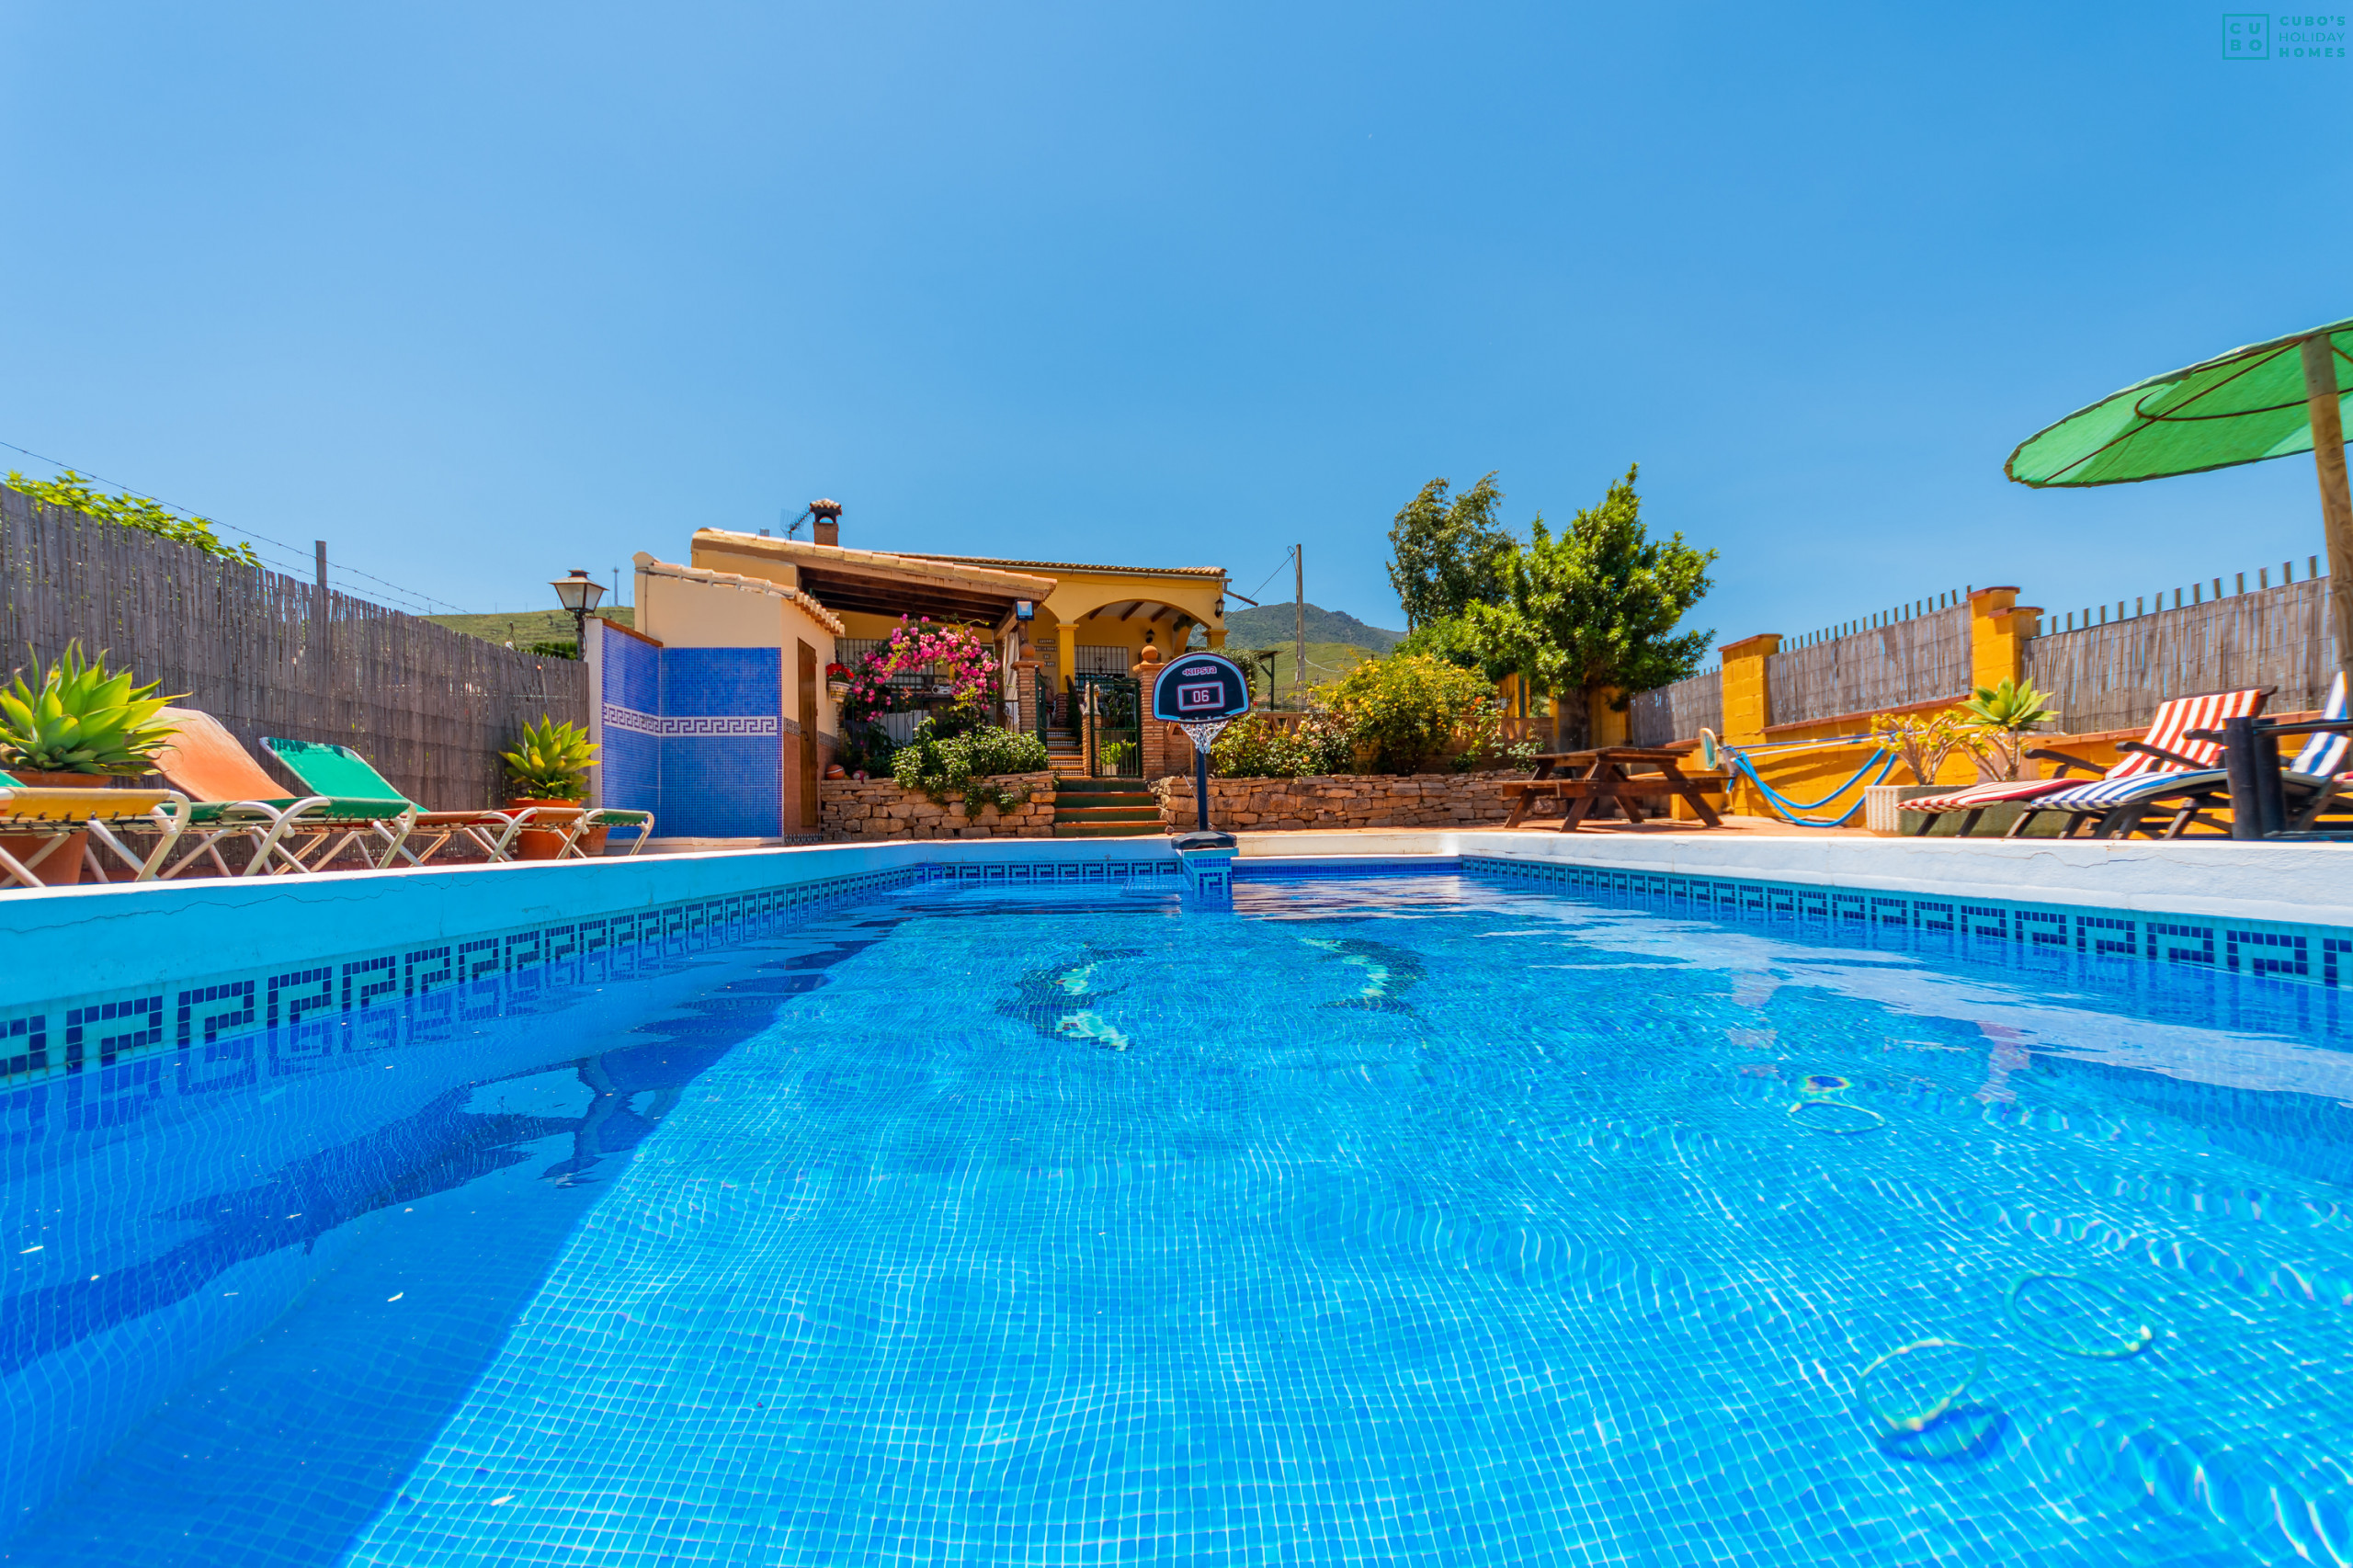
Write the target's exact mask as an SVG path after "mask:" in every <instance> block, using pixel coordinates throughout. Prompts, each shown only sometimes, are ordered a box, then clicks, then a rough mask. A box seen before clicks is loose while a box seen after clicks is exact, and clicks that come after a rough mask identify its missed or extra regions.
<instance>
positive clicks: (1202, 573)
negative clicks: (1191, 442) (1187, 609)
mask: <svg viewBox="0 0 2353 1568" xmlns="http://www.w3.org/2000/svg"><path fill="white" fill-rule="evenodd" d="M915 558H916V559H920V560H924V561H953V562H961V563H962V564H964V565H968V566H1014V567H1022V566H1034V567H1037V568H1038V569H1040V571H1045V572H1102V573H1107V574H1109V575H1111V576H1115V577H1220V578H1222V577H1223V576H1224V575H1225V574H1226V573H1225V568H1224V567H1222V566H1090V565H1088V564H1087V563H1086V562H1083V561H1015V560H1012V559H1010V558H1008V557H1005V556H998V555H931V554H924V555H920V556H918V557H915Z"/></svg>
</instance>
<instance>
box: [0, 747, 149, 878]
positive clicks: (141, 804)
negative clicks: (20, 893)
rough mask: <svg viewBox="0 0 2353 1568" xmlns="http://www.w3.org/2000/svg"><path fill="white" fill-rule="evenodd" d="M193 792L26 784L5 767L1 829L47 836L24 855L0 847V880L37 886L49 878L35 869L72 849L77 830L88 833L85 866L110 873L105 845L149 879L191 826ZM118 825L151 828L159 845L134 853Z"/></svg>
mask: <svg viewBox="0 0 2353 1568" xmlns="http://www.w3.org/2000/svg"><path fill="white" fill-rule="evenodd" d="M188 812H189V807H188V798H187V797H186V796H184V795H182V794H180V793H179V792H178V791H177V790H113V789H107V788H104V787H98V788H91V789H79V788H75V787H74V786H71V785H68V786H66V787H64V788H63V789H60V788H58V787H56V786H54V785H47V784H26V783H23V782H21V781H19V780H18V779H17V778H15V777H13V776H12V775H10V774H7V773H0V834H8V835H19V834H21V835H28V836H34V837H39V838H40V839H41V840H42V842H41V844H40V847H39V848H37V849H34V850H33V851H32V853H30V854H29V855H25V856H17V855H12V854H10V853H9V852H8V851H7V850H6V848H0V886H5V885H6V883H7V882H17V883H20V884H22V885H23V886H25V887H28V888H37V887H43V886H46V885H47V884H46V883H45V882H43V881H42V880H41V879H40V877H39V876H37V875H35V874H34V873H35V871H36V870H37V869H39V868H40V866H42V865H44V864H46V863H47V862H48V861H49V859H50V858H51V856H53V855H57V854H61V853H63V854H67V855H71V854H73V853H74V849H73V848H72V847H71V846H72V845H73V843H74V835H75V834H76V833H84V834H86V835H87V837H86V838H85V840H84V841H83V846H82V849H81V853H82V854H83V855H85V857H86V859H85V869H95V870H96V871H97V874H98V877H99V880H101V881H104V880H105V879H106V874H107V866H106V862H105V861H104V860H102V859H100V858H99V857H98V853H97V851H98V849H99V848H100V847H104V848H105V849H107V850H108V851H109V852H111V853H112V854H113V855H115V856H116V857H117V858H119V859H120V860H121V861H122V862H123V863H124V864H125V865H126V866H128V867H129V868H130V869H131V876H132V878H133V880H135V881H142V882H143V881H149V880H151V879H152V878H153V876H154V875H155V873H156V869H157V868H159V867H161V866H162V865H163V863H164V861H165V857H167V856H168V855H170V853H171V852H172V850H173V848H174V847H175V846H176V845H177V844H178V843H179V838H180V835H181V834H182V833H184V832H185V831H186V830H187V828H188ZM118 828H131V829H139V830H142V831H152V832H153V833H154V834H155V835H156V844H155V847H154V848H153V850H151V851H149V852H148V853H147V854H146V855H144V856H140V855H136V854H133V853H132V852H131V849H130V848H129V847H128V846H126V845H124V843H123V842H122V840H121V839H120V838H119V836H117V835H116V832H115V830H116V829H118Z"/></svg>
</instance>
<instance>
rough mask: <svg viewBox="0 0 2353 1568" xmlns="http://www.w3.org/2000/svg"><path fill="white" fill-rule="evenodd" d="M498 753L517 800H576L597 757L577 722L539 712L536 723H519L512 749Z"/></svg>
mask: <svg viewBox="0 0 2353 1568" xmlns="http://www.w3.org/2000/svg"><path fill="white" fill-rule="evenodd" d="M500 755H501V756H504V757H505V758H506V776H507V777H508V778H511V779H513V780H514V782H515V795H516V798H517V800H524V801H576V800H578V799H580V793H581V790H583V789H584V788H585V785H586V783H587V778H588V768H589V765H590V764H592V763H594V762H595V761H596V760H597V746H596V743H594V742H593V741H591V740H589V738H588V733H587V732H586V731H585V730H583V729H582V728H581V727H580V726H579V725H577V724H572V723H565V722H560V721H558V720H556V719H553V718H550V717H548V716H546V715H544V714H543V715H541V716H540V722H538V723H537V724H526V725H524V726H523V738H522V739H521V740H520V741H518V742H517V743H516V746H515V749H514V750H513V751H510V752H503V753H501V754H500Z"/></svg>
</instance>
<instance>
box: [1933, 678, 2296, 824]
mask: <svg viewBox="0 0 2353 1568" xmlns="http://www.w3.org/2000/svg"><path fill="white" fill-rule="evenodd" d="M2271 689H2272V688H2271V687H2250V688H2247V689H2244V690H2239V691H2210V692H2207V693H2205V694H2203V695H2202V696H2198V697H2177V698H2174V699H2171V700H2170V701H2167V702H2164V703H2160V704H2159V705H2158V707H2157V711H2156V715H2155V717H2154V718H2152V719H2151V720H2150V721H2149V728H2148V732H2147V733H2146V734H2145V735H2144V736H2143V738H2142V739H2140V740H2137V741H2120V742H2119V743H2117V749H2118V750H2119V751H2120V752H2123V753H2124V754H2125V756H2124V760H2123V761H2121V762H2120V763H2118V764H2117V765H2116V766H2115V767H2110V768H2109V769H2107V770H2106V772H2105V774H2104V775H2102V777H2101V778H2099V779H2098V780H2097V782H2100V783H2110V782H2115V781H2118V780H2126V781H2131V780H2138V779H2143V778H2154V777H2156V776H2158V775H2159V774H2186V773H2197V772H2203V771H2205V770H2207V769H2210V768H2211V767H2214V766H2215V765H2216V764H2217V763H2219V762H2220V761H2221V760H2222V747H2221V746H2220V745H2218V744H2215V743H2214V742H2212V741H2202V740H2193V739H2191V738H2190V737H2189V733H2188V732H2190V731H2192V730H2211V729H2216V728H2219V727H2220V726H2221V724H2222V721H2224V720H2225V719H2247V718H2252V717H2254V716H2255V715H2256V713H2259V712H2261V711H2262V710H2263V704H2264V701H2265V699H2268V697H2269V696H2270V695H2271ZM2026 755H2027V756H2029V757H2035V758H2039V759H2042V760H2046V761H2051V762H2055V763H2057V764H2058V765H2059V775H2058V777H2056V778H2029V779H2022V780H2019V781H2018V782H2015V783H2007V784H1976V785H1972V786H1971V787H1970V788H1968V789H1966V790H1954V791H1953V792H1952V793H1951V794H1949V795H1925V796H1922V797H1921V798H1920V799H1919V800H1916V801H1904V806H1903V809H1904V811H1907V812H1919V813H1921V815H1920V825H1919V826H1918V827H1917V828H1915V829H1914V830H1913V833H1914V836H1915V837H1916V836H1920V835H1925V834H1927V831H1928V830H1929V829H1930V828H1931V827H1933V826H1934V825H1936V821H1937V818H1938V817H1939V816H1942V815H1944V814H1945V813H1947V812H1967V813H1968V814H1967V815H1966V816H1965V817H1963V818H1962V819H1961V836H1964V837H1965V836H1967V835H1968V834H1969V832H1970V830H1972V828H1974V827H1975V826H1976V825H1977V821H1978V819H1979V818H1980V817H1982V816H1984V814H1985V812H1988V811H1989V810H1991V809H1992V808H1994V807H1995V806H1999V805H2006V804H2009V803H2011V802H2014V801H2017V802H2024V801H2039V800H2041V799H2043V798H2044V797H2046V796H2051V795H2056V794H2058V793H2060V792H2061V791H2062V790H2074V789H2080V788H2082V787H2083V786H2085V785H2086V784H2089V783H2092V782H2094V780H2093V779H2091V778H2068V777H2066V775H2067V771H2068V769H2070V768H2075V767H2080V768H2082V769H2083V770H2084V772H2085V773H2086V775H2089V774H2098V773H2101V768H2100V766H2099V764H2097V763H2096V762H2086V761H2085V760H2084V759H2083V758H2082V757H2079V756H2068V755H2067V754H2066V753H2065V752H2059V751H2046V750H2041V749H2037V750H2034V751H2030V752H2028V753H2027V754H2026ZM2026 821H2027V813H2025V812H2021V813H2020V814H2019V817H2018V821H2017V822H2015V823H2013V824H2010V830H2009V833H2010V836H2012V837H2015V836H2017V835H2018V830H2019V829H2020V828H2022V827H2023V826H2025V824H2026Z"/></svg>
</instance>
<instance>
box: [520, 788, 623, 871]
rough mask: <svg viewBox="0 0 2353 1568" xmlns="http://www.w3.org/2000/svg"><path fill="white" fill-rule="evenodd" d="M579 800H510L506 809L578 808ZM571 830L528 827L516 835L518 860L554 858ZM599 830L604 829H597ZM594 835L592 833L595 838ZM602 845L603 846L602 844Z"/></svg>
mask: <svg viewBox="0 0 2353 1568" xmlns="http://www.w3.org/2000/svg"><path fill="white" fill-rule="evenodd" d="M579 805H580V802H579V801H507V802H506V810H508V811H510V812H521V811H529V809H530V808H532V807H533V806H558V807H570V808H573V809H574V810H577V809H578V807H579ZM568 831H569V830H568V829H566V828H558V827H527V828H525V829H524V830H523V831H522V832H520V833H518V834H517V835H515V858H517V860H552V859H554V858H556V856H557V855H559V854H561V853H562V852H563V835H564V834H565V833H566V832H568ZM596 831H597V832H602V831H603V830H602V829H601V828H600V829H597V830H596ZM593 837H594V835H593V834H592V835H591V838H592V839H593ZM600 847H601V846H600Z"/></svg>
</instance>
